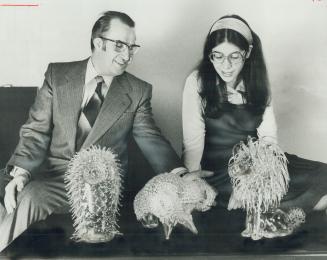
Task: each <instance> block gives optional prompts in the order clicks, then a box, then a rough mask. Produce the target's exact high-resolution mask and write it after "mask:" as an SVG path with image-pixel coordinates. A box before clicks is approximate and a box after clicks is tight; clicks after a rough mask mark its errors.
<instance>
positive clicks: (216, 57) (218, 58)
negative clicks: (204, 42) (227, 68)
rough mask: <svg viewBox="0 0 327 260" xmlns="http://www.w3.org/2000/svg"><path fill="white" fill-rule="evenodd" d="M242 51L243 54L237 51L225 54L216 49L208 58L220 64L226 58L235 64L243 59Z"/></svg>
mask: <svg viewBox="0 0 327 260" xmlns="http://www.w3.org/2000/svg"><path fill="white" fill-rule="evenodd" d="M245 53H246V52H244V53H243V54H242V53H241V52H239V51H235V52H232V53H231V54H229V55H227V56H225V55H224V54H223V53H221V52H218V51H213V52H211V53H210V54H209V58H210V60H211V61H212V62H214V63H218V64H222V63H224V61H225V60H226V59H227V60H228V61H229V63H230V64H232V65H236V64H239V63H241V62H243V61H244V59H245V58H244V56H245Z"/></svg>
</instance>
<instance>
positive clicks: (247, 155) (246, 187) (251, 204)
mask: <svg viewBox="0 0 327 260" xmlns="http://www.w3.org/2000/svg"><path fill="white" fill-rule="evenodd" d="M228 172H229V175H230V177H231V182H232V186H233V192H232V195H231V197H230V200H229V205H228V209H229V210H231V209H237V208H243V209H245V210H246V213H247V218H246V229H245V230H244V231H243V232H242V236H244V237H251V238H252V239H253V240H258V239H261V238H264V237H265V238H273V237H280V236H286V235H289V234H291V233H292V232H293V231H294V229H295V228H297V227H298V226H299V225H300V224H301V223H303V222H304V220H305V213H304V211H303V210H302V209H300V208H293V209H290V210H289V212H287V213H286V212H284V211H282V210H281V209H278V207H279V205H280V201H281V199H282V198H283V196H284V195H285V194H286V193H287V190H288V183H289V174H288V169H287V158H286V157H285V155H284V153H283V151H282V150H281V149H280V148H279V146H278V145H277V144H275V143H270V142H267V141H265V140H264V139H258V140H255V139H252V138H249V139H248V140H247V143H244V142H240V143H239V144H238V145H236V146H235V147H234V149H233V156H232V157H231V159H230V161H229V168H228Z"/></svg>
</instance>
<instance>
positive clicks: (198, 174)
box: [182, 170, 213, 181]
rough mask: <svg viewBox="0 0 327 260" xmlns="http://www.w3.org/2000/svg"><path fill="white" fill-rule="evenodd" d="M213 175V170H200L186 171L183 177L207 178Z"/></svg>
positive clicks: (193, 178)
mask: <svg viewBox="0 0 327 260" xmlns="http://www.w3.org/2000/svg"><path fill="white" fill-rule="evenodd" d="M212 175H213V172H211V171H205V170H198V171H193V172H189V173H186V174H185V175H184V176H183V177H182V178H183V179H186V180H190V181H192V180H195V179H197V178H207V177H210V176H212Z"/></svg>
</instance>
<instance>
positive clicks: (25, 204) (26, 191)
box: [17, 181, 51, 214]
mask: <svg viewBox="0 0 327 260" xmlns="http://www.w3.org/2000/svg"><path fill="white" fill-rule="evenodd" d="M17 206H18V207H20V208H25V209H28V210H29V211H30V212H38V214H40V213H41V214H50V213H51V212H48V211H49V210H48V208H47V205H46V198H45V196H44V194H43V192H42V183H40V182H36V181H31V182H29V183H28V184H27V185H26V186H25V187H24V188H23V190H22V191H21V192H19V193H18V194H17Z"/></svg>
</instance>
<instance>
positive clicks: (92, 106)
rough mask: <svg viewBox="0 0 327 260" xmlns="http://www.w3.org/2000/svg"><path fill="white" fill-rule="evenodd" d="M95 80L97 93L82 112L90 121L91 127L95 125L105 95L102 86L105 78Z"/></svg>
mask: <svg viewBox="0 0 327 260" xmlns="http://www.w3.org/2000/svg"><path fill="white" fill-rule="evenodd" d="M95 80H96V81H97V87H96V89H95V92H94V94H93V96H92V97H91V98H90V100H89V102H88V103H87V105H86V106H85V107H84V109H83V112H82V113H84V115H85V117H86V118H87V120H88V121H89V123H90V126H91V127H92V126H93V125H94V122H95V120H96V118H97V116H98V114H99V112H100V109H101V105H102V102H103V95H102V93H101V91H102V85H103V83H104V81H103V78H102V77H101V76H97V77H96V78H95Z"/></svg>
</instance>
